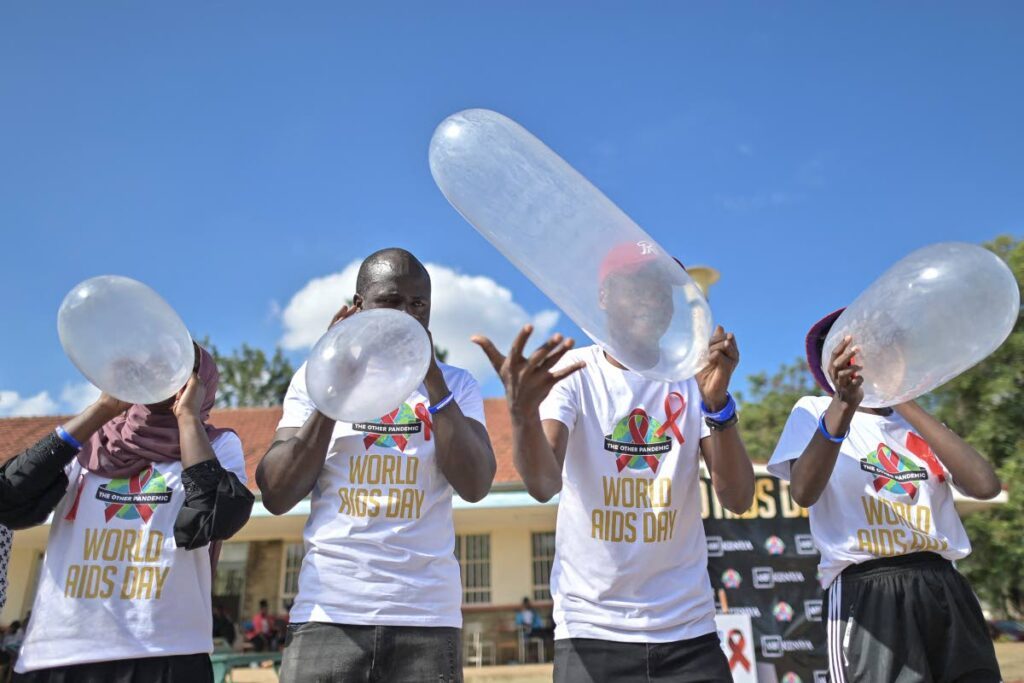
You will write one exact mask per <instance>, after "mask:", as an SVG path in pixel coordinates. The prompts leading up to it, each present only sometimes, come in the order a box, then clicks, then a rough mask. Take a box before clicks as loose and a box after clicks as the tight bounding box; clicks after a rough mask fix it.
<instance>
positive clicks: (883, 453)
mask: <svg viewBox="0 0 1024 683" xmlns="http://www.w3.org/2000/svg"><path fill="white" fill-rule="evenodd" d="M875 452H876V453H877V455H878V462H879V463H880V464H881V465H882V469H884V470H885V471H886V473H888V474H899V472H900V456H898V455H897V454H896V453H894V452H893V450H892V449H891V448H889V447H888V446H886V445H885V444H884V443H880V444H878V450H877V451H875ZM890 481H895V478H894V477H885V476H879V477H875V491H881V490H882V489H883V488H885V486H886V484H888V483H889V482H890ZM898 483H899V485H900V486H902V487H903V490H904V491H906V492H907V495H909V496H911V497H913V496H916V495H917V485H916V484H912V483H910V482H909V481H901V482H898Z"/></svg>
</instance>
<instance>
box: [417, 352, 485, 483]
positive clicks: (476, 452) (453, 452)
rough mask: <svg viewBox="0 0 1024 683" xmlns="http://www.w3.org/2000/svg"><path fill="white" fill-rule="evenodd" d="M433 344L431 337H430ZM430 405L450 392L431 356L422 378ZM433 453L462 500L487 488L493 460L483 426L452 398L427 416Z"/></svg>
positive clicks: (435, 359)
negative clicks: (445, 404)
mask: <svg viewBox="0 0 1024 683" xmlns="http://www.w3.org/2000/svg"><path fill="white" fill-rule="evenodd" d="M431 344H433V337H431ZM423 383H424V385H425V386H426V388H427V398H428V399H429V400H430V405H436V404H437V403H439V402H440V401H442V400H443V399H444V398H445V396H447V395H448V394H449V393H451V390H450V389H449V388H448V384H447V383H446V382H445V381H444V375H443V374H442V372H441V368H440V367H439V366H438V364H437V358H436V357H434V358H432V359H431V362H430V369H429V370H428V371H427V377H426V379H425V380H424V381H423ZM431 421H432V422H433V423H434V438H435V439H436V440H437V441H436V444H435V450H434V453H435V454H436V455H435V457H436V458H437V465H438V467H439V468H440V469H441V473H442V474H443V475H444V476H445V479H447V480H448V483H449V484H451V485H452V488H453V489H455V492H456V493H458V494H459V497H461V498H462V499H463V500H466V501H469V502H470V503H475V502H477V501H479V500H482V499H483V497H484V496H486V495H487V494H488V493H489V492H490V490H491V484H492V483H493V482H494V473H495V472H496V471H497V468H498V466H497V463H496V461H495V458H494V449H493V448H491V439H490V437H489V436H488V435H487V429H486V428H485V427H484V426H483V425H482V424H480V423H479V422H477V421H476V420H474V419H473V418H471V417H466V416H465V415H464V414H463V413H462V409H461V408H459V404H458V402H456V401H452V402H451V403H449V404H448V405H447V406H445V407H444V408H442V409H441V410H439V411H438V412H436V413H434V414H433V415H432V416H431Z"/></svg>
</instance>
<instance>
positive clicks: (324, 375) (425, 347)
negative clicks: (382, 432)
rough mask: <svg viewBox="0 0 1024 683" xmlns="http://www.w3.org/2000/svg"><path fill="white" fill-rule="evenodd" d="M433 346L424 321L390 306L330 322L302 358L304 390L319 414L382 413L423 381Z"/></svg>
mask: <svg viewBox="0 0 1024 683" xmlns="http://www.w3.org/2000/svg"><path fill="white" fill-rule="evenodd" d="M433 353H434V350H433V348H432V346H431V344H430V337H428V336H427V332H426V330H424V329H423V326H422V325H421V324H420V323H419V322H418V321H417V320H416V319H415V318H413V317H412V316H410V315H408V314H406V313H403V312H401V311H396V310H393V309H390V308H374V309H370V310H368V311H361V312H359V313H356V314H355V315H353V316H351V317H349V318H346V319H345V320H342V321H341V322H340V323H338V324H336V325H334V327H332V328H331V329H330V330H329V331H328V332H327V334H325V335H324V336H323V337H321V338H320V341H318V342H317V343H316V346H314V347H313V351H312V353H310V355H309V360H307V361H306V390H307V391H308V392H309V397H310V398H311V399H312V400H313V403H314V404H316V407H317V409H318V410H319V411H320V412H321V413H323V414H324V415H326V416H328V417H330V418H333V419H335V420H339V421H341V422H365V421H367V420H374V419H377V418H379V417H381V416H382V415H387V414H388V413H390V412H391V411H392V410H394V409H395V408H397V407H398V406H400V405H401V404H402V402H403V401H404V400H405V399H407V398H408V397H409V395H410V394H411V393H412V392H413V391H414V390H415V389H416V388H417V387H418V386H420V384H422V383H423V378H424V377H426V376H427V370H428V369H429V368H430V360H431V358H432V356H433Z"/></svg>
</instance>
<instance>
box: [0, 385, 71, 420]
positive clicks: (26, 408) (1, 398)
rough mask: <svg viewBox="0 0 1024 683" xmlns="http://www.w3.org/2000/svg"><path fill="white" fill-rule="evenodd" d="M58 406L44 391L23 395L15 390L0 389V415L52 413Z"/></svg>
mask: <svg viewBox="0 0 1024 683" xmlns="http://www.w3.org/2000/svg"><path fill="white" fill-rule="evenodd" d="M58 407H59V406H58V405H57V403H56V401H54V400H53V399H52V398H50V394H49V392H46V391H40V392H39V393H38V394H36V395H35V396H24V397H23V396H22V395H21V394H19V393H18V392H16V391H0V417H34V416H37V415H53V414H54V413H56V412H57V409H58Z"/></svg>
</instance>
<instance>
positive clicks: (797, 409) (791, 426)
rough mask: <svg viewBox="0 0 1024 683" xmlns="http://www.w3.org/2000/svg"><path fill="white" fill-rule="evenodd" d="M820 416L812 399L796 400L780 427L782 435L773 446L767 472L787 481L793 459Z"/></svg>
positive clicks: (799, 451) (799, 452) (816, 425)
mask: <svg viewBox="0 0 1024 683" xmlns="http://www.w3.org/2000/svg"><path fill="white" fill-rule="evenodd" d="M819 417H821V416H820V415H819V413H818V411H817V409H816V408H815V405H814V399H813V398H812V397H810V396H805V397H803V398H802V399H800V400H799V401H797V402H796V405H795V406H793V411H792V412H791V413H790V414H789V419H788V420H786V426H785V427H783V429H782V436H780V437H779V443H778V444H777V445H776V446H775V452H774V453H772V457H771V460H769V461H768V472H769V473H771V474H772V475H774V476H776V477H778V478H779V479H783V480H785V481H789V472H790V468H791V467H792V465H793V461H794V460H796V459H797V458H799V457H800V455H801V454H802V453H803V452H804V449H805V448H807V443H808V442H809V441H810V440H811V437H812V436H814V432H815V431H817V429H818V418H819Z"/></svg>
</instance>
